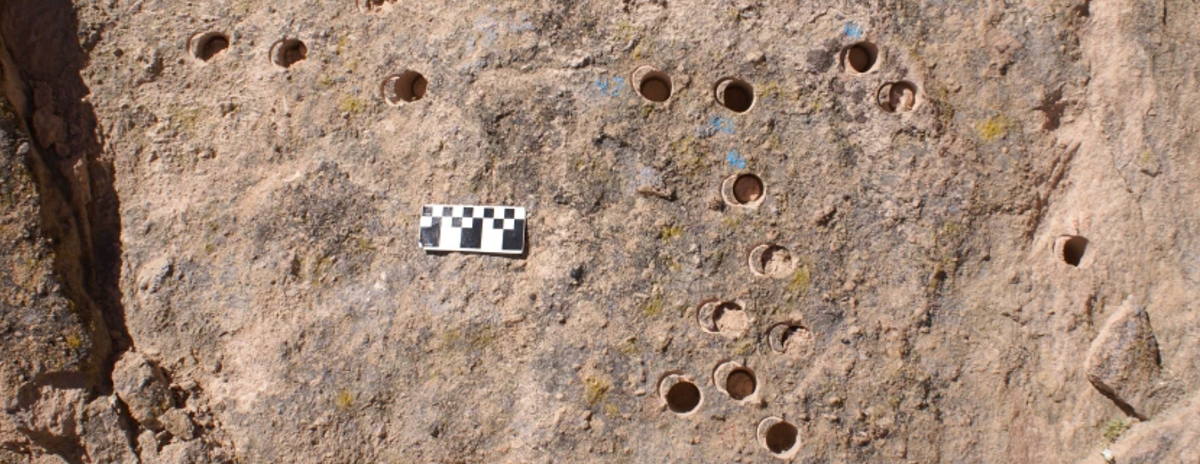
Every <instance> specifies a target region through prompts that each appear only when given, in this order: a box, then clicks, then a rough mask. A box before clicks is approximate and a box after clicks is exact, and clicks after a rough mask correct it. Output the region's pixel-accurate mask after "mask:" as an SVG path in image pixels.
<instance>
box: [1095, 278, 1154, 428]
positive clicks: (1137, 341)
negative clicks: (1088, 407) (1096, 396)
mask: <svg viewBox="0 0 1200 464" xmlns="http://www.w3.org/2000/svg"><path fill="white" fill-rule="evenodd" d="M1085 364H1086V366H1085V368H1084V369H1085V371H1084V372H1085V374H1086V375H1087V379H1088V381H1090V382H1091V383H1092V385H1093V386H1095V387H1096V389H1097V390H1099V391H1100V392H1101V393H1103V394H1104V395H1105V396H1108V397H1109V398H1111V399H1112V400H1113V401H1114V402H1116V403H1117V404H1118V405H1119V406H1121V407H1122V408H1126V409H1128V410H1129V413H1130V414H1131V415H1136V416H1138V417H1141V418H1143V419H1144V418H1146V417H1148V416H1150V415H1153V413H1152V412H1150V411H1147V410H1146V406H1148V405H1147V404H1146V401H1147V399H1148V396H1149V395H1150V393H1151V390H1152V389H1153V388H1154V386H1155V384H1157V383H1158V381H1159V377H1160V374H1161V372H1162V367H1161V366H1160V360H1159V352H1158V340H1156V339H1155V338H1154V331H1153V329H1152V328H1151V325H1150V316H1149V315H1148V314H1147V313H1146V310H1145V309H1143V308H1142V307H1141V306H1138V305H1136V304H1133V302H1132V301H1126V303H1125V304H1123V305H1122V306H1121V308H1120V309H1118V310H1117V311H1116V312H1115V313H1113V315H1111V316H1109V319H1108V321H1107V322H1106V323H1105V324H1104V327H1103V328H1101V329H1100V334H1099V335H1097V336H1096V339H1095V340H1094V341H1092V346H1091V348H1089V349H1088V354H1087V360H1086V361H1085Z"/></svg>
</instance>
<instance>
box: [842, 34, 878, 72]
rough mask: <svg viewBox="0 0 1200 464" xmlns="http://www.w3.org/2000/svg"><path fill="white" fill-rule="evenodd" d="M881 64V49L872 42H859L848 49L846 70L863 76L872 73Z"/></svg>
mask: <svg viewBox="0 0 1200 464" xmlns="http://www.w3.org/2000/svg"><path fill="white" fill-rule="evenodd" d="M878 62H879V47H876V46H875V44H873V43H870V42H859V43H856V44H854V45H851V46H850V48H848V49H846V69H849V70H850V71H852V72H855V73H858V74H862V73H865V72H868V71H871V70H872V69H874V68H875V65H876V64H877V63H878Z"/></svg>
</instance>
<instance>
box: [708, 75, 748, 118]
mask: <svg viewBox="0 0 1200 464" xmlns="http://www.w3.org/2000/svg"><path fill="white" fill-rule="evenodd" d="M714 97H716V99H717V103H720V104H721V106H724V107H726V108H729V109H730V110H733V111H734V112H737V113H745V112H747V111H750V108H752V107H754V86H752V85H750V83H748V82H746V81H743V80H741V79H738V78H735V77H726V78H722V79H721V80H719V81H717V86H716V89H715V92H714Z"/></svg>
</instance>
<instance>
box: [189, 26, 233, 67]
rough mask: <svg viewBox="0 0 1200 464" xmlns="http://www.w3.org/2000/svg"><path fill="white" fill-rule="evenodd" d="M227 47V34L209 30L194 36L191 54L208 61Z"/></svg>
mask: <svg viewBox="0 0 1200 464" xmlns="http://www.w3.org/2000/svg"><path fill="white" fill-rule="evenodd" d="M227 48H229V36H226V35H225V34H222V33H220V32H209V33H206V34H204V35H201V36H200V37H198V38H196V40H195V42H194V43H193V44H192V56H194V57H196V59H198V60H200V61H208V60H211V59H213V57H215V56H217V54H218V53H221V52H223V51H225V49H227Z"/></svg>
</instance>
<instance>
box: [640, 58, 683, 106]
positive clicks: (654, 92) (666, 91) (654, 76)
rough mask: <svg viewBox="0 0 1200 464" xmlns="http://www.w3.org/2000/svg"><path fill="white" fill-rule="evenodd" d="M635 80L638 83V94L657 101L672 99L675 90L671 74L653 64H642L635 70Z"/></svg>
mask: <svg viewBox="0 0 1200 464" xmlns="http://www.w3.org/2000/svg"><path fill="white" fill-rule="evenodd" d="M633 82H634V83H635V84H636V85H637V91H638V95H641V96H642V98H644V99H646V100H648V101H652V102H655V103H662V102H665V101H667V100H668V99H670V98H671V92H672V91H673V90H674V89H673V87H672V85H671V76H669V75H668V74H667V73H665V72H663V71H661V70H659V69H658V68H654V67H652V66H642V67H640V68H638V69H637V70H636V71H634V72H633Z"/></svg>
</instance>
